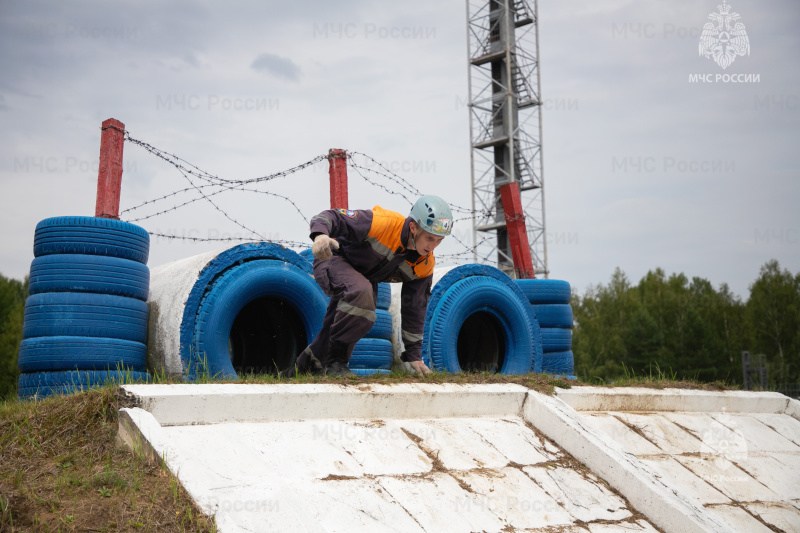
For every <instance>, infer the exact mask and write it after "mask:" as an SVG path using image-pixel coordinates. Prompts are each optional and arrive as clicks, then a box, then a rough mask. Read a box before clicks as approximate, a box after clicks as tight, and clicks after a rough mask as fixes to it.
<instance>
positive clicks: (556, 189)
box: [0, 0, 800, 299]
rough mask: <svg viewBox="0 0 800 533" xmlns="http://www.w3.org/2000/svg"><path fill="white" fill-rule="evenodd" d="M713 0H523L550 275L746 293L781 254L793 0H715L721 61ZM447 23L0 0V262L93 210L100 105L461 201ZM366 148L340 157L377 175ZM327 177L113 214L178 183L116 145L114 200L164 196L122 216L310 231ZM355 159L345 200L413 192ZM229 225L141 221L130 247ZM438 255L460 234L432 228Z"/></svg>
mask: <svg viewBox="0 0 800 533" xmlns="http://www.w3.org/2000/svg"><path fill="white" fill-rule="evenodd" d="M720 3H721V0H569V1H566V2H565V1H558V2H557V1H554V0H542V1H541V2H540V3H539V32H540V36H539V37H540V69H541V89H542V101H543V106H542V117H543V135H542V147H543V152H542V153H543V164H544V182H545V188H544V190H545V199H546V206H545V208H546V232H547V233H546V234H547V239H548V266H549V269H550V277H551V278H554V279H564V280H567V281H569V282H570V283H571V284H572V286H573V288H574V289H575V290H577V291H578V292H583V291H585V290H586V289H587V288H589V287H591V286H594V285H596V284H598V283H607V282H608V280H609V279H610V277H611V275H612V273H613V272H614V269H615V268H617V267H618V268H620V269H622V270H623V271H624V272H625V273H626V274H627V276H628V278H629V279H630V280H631V281H632V282H634V283H636V282H638V280H639V279H640V278H641V277H642V276H644V275H645V274H646V273H647V272H648V271H649V270H653V269H655V268H662V269H664V271H665V272H667V273H668V274H670V273H677V272H682V273H684V274H685V275H686V276H688V277H689V278H690V279H691V278H692V277H694V276H698V277H701V278H705V279H708V280H710V281H711V282H712V283H713V284H714V286H715V287H719V286H720V285H721V284H722V283H727V284H728V285H729V286H730V289H731V290H732V291H733V292H734V293H735V294H737V295H739V296H740V297H742V299H746V298H747V296H748V294H749V291H748V287H749V285H750V284H751V283H752V282H753V281H754V280H755V279H756V277H757V276H758V273H759V269H760V267H761V266H762V265H763V264H764V263H766V262H767V261H768V260H770V259H777V260H778V261H779V262H780V264H781V267H782V268H787V269H789V270H790V271H792V272H793V273H798V272H800V214H798V212H799V210H798V203H800V202H799V201H800V180H798V177H799V176H798V166H799V165H798V160H797V152H798V148H797V147H798V146H800V68H799V67H800V54H798V52H800V32H798V31H797V28H798V27H800V2H797V0H758V1H756V0H732V1H731V2H730V6H731V11H732V12H736V13H738V14H739V15H740V19H739V22H741V23H743V24H744V26H745V29H746V33H747V35H748V38H749V41H750V46H751V50H750V54H749V55H746V56H737V57H736V58H735V59H734V61H733V63H732V64H730V65H729V66H727V68H725V69H723V68H722V67H721V66H720V65H719V64H717V63H716V62H715V61H714V60H713V59H710V58H705V57H702V56H700V54H699V52H698V45H699V42H700V37H701V33H702V28H703V25H704V24H705V23H706V22H708V21H709V19H708V16H709V14H710V13H712V12H718V11H719V10H718V8H717V5H718V4H720ZM466 26H467V9H466V4H465V2H464V1H462V0H437V1H435V2H431V1H422V0H406V1H404V2H397V1H389V0H371V1H360V0H351V1H348V2H336V1H330V0H325V1H319V0H308V1H306V2H276V1H272V0H259V1H238V2H237V1H232V2H226V3H224V4H223V3H221V2H208V1H186V0H176V1H171V2H155V1H151V0H137V1H132V0H120V1H116V2H99V1H76V0H64V1H59V2H42V1H39V0H25V1H22V0H0V50H2V52H1V53H0V223H2V226H3V227H5V228H6V230H5V231H4V232H3V237H2V246H0V274H2V275H4V276H6V277H11V278H16V279H22V278H23V277H24V276H25V275H27V273H28V271H29V269H30V263H31V261H32V260H33V250H32V249H33V236H34V230H35V227H36V224H37V223H38V222H39V221H40V220H42V219H45V218H48V217H53V216H63V215H87V216H91V215H93V214H94V207H95V200H96V184H97V166H98V158H99V146H100V125H101V123H102V122H103V121H104V120H106V119H108V118H115V119H118V120H120V121H121V122H123V123H124V124H125V128H126V130H127V131H128V133H129V135H130V136H131V137H132V138H134V139H138V140H140V141H143V142H146V143H148V144H150V145H152V146H155V147H157V148H159V149H161V150H164V151H165V152H167V153H170V154H175V155H177V156H178V157H180V158H182V159H183V160H185V161H186V162H188V163H191V164H193V165H195V166H197V167H198V168H200V169H203V170H204V171H206V172H208V173H210V174H212V175H215V176H219V177H222V178H225V179H234V180H246V179H252V178H256V177H260V176H267V175H271V174H274V173H276V172H280V171H283V170H286V169H289V168H292V167H295V166H296V165H299V164H301V163H305V162H307V161H310V160H312V159H314V158H315V157H317V156H320V155H324V154H327V152H328V150H329V149H331V148H342V149H346V150H348V151H349V152H351V153H353V152H356V153H358V154H366V156H369V158H372V159H373V160H375V161H377V162H380V163H382V164H383V165H384V166H385V167H386V168H389V169H390V170H393V171H395V172H396V173H397V174H398V175H399V176H400V177H402V178H403V179H404V180H406V181H407V182H408V183H409V184H410V186H411V187H412V188H414V189H416V190H420V191H422V192H424V193H426V194H436V195H439V196H442V197H443V198H445V199H446V200H447V201H448V202H450V203H451V204H453V205H456V206H461V207H467V208H468V207H470V206H471V201H472V196H471V176H470V132H469V110H468V107H467V105H466V103H467V100H468V86H467V83H468V78H467V75H468V63H467V31H466ZM698 75H699V76H698ZM693 80H694V81H693ZM699 80H702V81H699ZM366 156H362V155H356V156H354V157H355V159H354V162H358V163H360V164H361V165H362V166H366V167H367V168H371V169H375V170H379V169H380V167H378V166H377V165H376V164H375V163H373V162H372V161H371V160H370V159H367V157H366ZM327 172H328V171H327V162H325V161H322V162H320V163H317V164H315V165H312V166H311V167H309V168H306V169H304V170H302V171H298V172H296V173H293V174H291V175H289V176H286V177H282V178H276V179H274V180H271V181H269V182H268V184H267V185H265V186H263V187H262V190H264V191H268V192H270V193H272V195H267V194H257V193H248V192H229V193H225V194H220V195H217V196H215V197H214V198H213V201H214V205H212V204H211V203H210V202H209V201H207V200H201V201H196V202H193V203H191V204H188V205H186V206H183V207H180V208H178V209H172V208H173V207H176V206H178V205H179V204H181V203H183V202H185V201H187V200H190V199H191V198H192V196H191V195H189V194H186V193H183V194H181V195H175V196H171V197H168V198H166V199H164V200H160V201H159V202H157V203H151V204H148V205H146V206H144V207H141V208H138V209H134V210H132V211H125V210H126V209H130V208H133V207H135V206H139V205H141V204H142V203H143V202H147V201H151V200H155V199H157V198H159V197H162V196H164V195H167V194H169V193H171V192H174V191H178V190H181V189H185V188H187V187H191V185H190V184H189V182H188V181H187V179H186V178H185V177H184V176H183V175H181V174H180V173H179V172H178V171H177V170H176V169H175V168H174V167H172V166H171V165H169V164H167V163H165V162H164V161H162V160H160V159H159V158H157V157H155V156H154V155H152V154H151V153H149V152H147V151H145V150H144V149H142V148H141V147H140V146H138V145H135V144H133V143H130V142H128V143H125V147H124V163H123V178H122V180H123V181H122V195H121V202H120V208H121V210H122V211H123V213H122V214H121V217H122V219H124V220H129V221H133V220H135V219H138V218H139V217H143V216H147V215H152V214H154V213H157V212H159V211H162V210H169V211H168V212H167V213H164V214H161V215H156V216H150V217H149V218H145V219H142V220H137V221H136V222H135V223H137V224H139V225H141V226H142V227H144V228H145V229H147V230H148V231H150V232H151V233H158V234H168V235H182V236H191V237H199V238H215V239H218V238H226V237H231V236H244V235H246V234H247V231H246V230H244V229H243V228H242V227H241V226H244V227H246V228H249V229H252V230H254V231H256V232H257V233H258V234H259V235H261V236H263V237H264V238H266V239H272V240H279V241H288V242H301V241H302V242H305V241H306V240H307V233H308V229H307V228H308V226H307V223H306V220H307V219H310V218H311V217H312V216H313V215H314V214H316V213H318V212H319V211H322V210H324V209H327V208H328V207H329V192H328V173H327ZM365 174H366V175H367V177H370V181H372V182H373V183H370V182H368V181H366V180H364V179H363V178H362V177H361V175H359V174H358V173H356V172H354V171H353V169H351V170H350V172H349V193H350V202H349V206H350V207H351V208H371V207H372V206H373V205H381V206H383V207H385V208H389V209H394V210H396V211H401V212H404V211H407V210H408V209H410V202H411V201H413V200H414V199H415V197H413V196H409V195H408V193H406V194H405V195H400V194H391V193H390V192H395V193H396V192H399V191H400V188H399V186H397V185H396V183H395V182H392V181H389V180H388V179H387V178H386V177H385V176H382V175H380V174H374V173H365ZM384 187H385V188H384ZM387 188H388V189H389V192H387V190H386V189H387ZM275 195H280V196H283V197H285V198H288V199H289V200H291V202H289V201H287V200H286V199H284V198H281V197H279V196H275ZM215 206H216V207H215ZM217 208H219V209H217ZM223 213H224V214H223ZM231 219H233V220H235V221H237V222H239V223H240V224H241V226H238V225H236V224H235V223H234V222H232V220H231ZM460 224H461V227H459V226H458V225H457V226H456V228H455V230H454V231H455V233H456V234H457V235H459V236H460V237H461V238H462V240H466V241H467V242H468V243H469V241H468V239H469V238H470V236H471V223H470V222H468V221H466V222H461V223H460ZM232 244H233V243H226V242H220V241H210V242H191V241H181V240H174V239H167V238H163V237H153V238H152V240H151V250H150V261H149V266H150V267H151V268H152V267H154V266H157V265H160V264H163V263H166V262H169V261H174V260H177V259H181V258H185V257H188V256H191V255H195V254H198V253H202V252H206V251H209V250H214V249H218V248H220V247H222V246H229V245H232ZM440 251H441V252H443V253H460V252H463V251H464V250H463V248H462V247H461V245H459V244H458V243H457V242H456V241H455V240H454V239H450V240H449V241H447V240H446V242H445V243H444V244H443V245H442V247H441V248H440Z"/></svg>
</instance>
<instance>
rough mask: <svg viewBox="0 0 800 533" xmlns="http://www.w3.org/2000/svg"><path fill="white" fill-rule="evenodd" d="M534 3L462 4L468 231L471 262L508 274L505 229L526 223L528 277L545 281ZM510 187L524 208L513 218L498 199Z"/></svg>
mask: <svg viewBox="0 0 800 533" xmlns="http://www.w3.org/2000/svg"><path fill="white" fill-rule="evenodd" d="M537 1H538V0H467V50H468V54H469V114H470V146H471V150H470V152H471V153H470V167H471V172H472V209H473V210H474V211H475V215H474V218H473V226H472V231H473V242H474V245H475V252H474V259H475V261H476V262H477V261H479V260H483V261H488V262H497V263H499V265H500V268H502V269H504V270H511V269H513V268H514V261H513V256H514V254H513V253H512V251H514V250H512V245H513V244H514V239H513V234H512V235H509V229H510V223H511V221H513V220H514V219H515V217H516V218H519V217H520V216H524V222H525V233H527V241H528V244H529V246H530V257H531V259H532V263H533V270H534V272H535V274H536V275H542V274H543V275H544V276H545V277H546V276H547V274H548V267H547V239H546V234H545V211H544V173H543V167H542V144H541V139H542V113H541V110H542V101H541V77H540V72H539V30H538V4H537ZM509 184H517V186H518V188H519V197H520V200H521V206H522V213H514V214H513V216H511V217H510V216H508V215H507V213H505V212H504V210H503V202H502V198H501V189H502V188H503V187H504V186H508V185H509ZM508 210H509V208H508V206H506V211H508ZM492 234H494V235H492ZM493 236H494V237H495V238H494V239H492V237H493ZM510 236H511V237H512V238H511V239H510V238H509V237H510ZM510 241H511V242H510ZM493 255H494V257H495V258H496V259H493V257H492V256H493ZM526 255H527V254H526Z"/></svg>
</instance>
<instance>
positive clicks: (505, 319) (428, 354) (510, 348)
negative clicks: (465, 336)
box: [422, 265, 542, 374]
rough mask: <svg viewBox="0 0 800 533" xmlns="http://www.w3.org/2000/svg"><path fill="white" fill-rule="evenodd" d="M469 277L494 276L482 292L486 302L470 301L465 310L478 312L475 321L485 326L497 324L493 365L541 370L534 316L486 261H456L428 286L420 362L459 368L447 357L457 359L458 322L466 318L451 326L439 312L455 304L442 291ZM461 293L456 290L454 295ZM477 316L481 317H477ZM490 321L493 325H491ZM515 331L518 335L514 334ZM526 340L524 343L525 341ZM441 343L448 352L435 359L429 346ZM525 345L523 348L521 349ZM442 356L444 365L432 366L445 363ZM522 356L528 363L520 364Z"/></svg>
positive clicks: (520, 370)
mask: <svg viewBox="0 0 800 533" xmlns="http://www.w3.org/2000/svg"><path fill="white" fill-rule="evenodd" d="M473 278H475V279H476V280H494V281H495V282H496V283H495V284H494V285H493V290H492V291H489V292H493V294H494V296H487V298H488V304H487V305H482V304H481V305H479V304H477V303H475V302H473V303H472V304H470V305H475V307H474V308H473V309H472V310H471V314H474V315H480V317H481V318H480V319H478V320H477V322H478V323H477V324H476V325H477V326H479V327H480V326H486V325H487V324H488V325H489V329H494V330H497V329H499V330H501V332H502V334H501V335H500V336H499V337H501V338H502V342H503V344H504V353H503V365H502V367H501V368H500V369H498V371H499V372H501V373H506V374H512V373H513V374H519V373H526V372H530V371H533V372H541V368H542V339H541V333H540V331H539V323H538V322H537V321H536V317H535V316H534V313H533V308H532V307H531V305H530V303H529V302H528V300H527V298H526V297H525V296H524V295H523V294H522V291H520V289H519V287H517V285H516V284H515V283H514V281H513V280H512V279H511V278H509V277H508V276H507V275H506V274H504V273H503V272H501V271H500V270H499V269H497V268H494V267H491V266H488V265H462V266H459V267H456V268H454V269H452V270H450V271H449V272H448V273H447V274H445V275H444V276H443V277H442V278H441V279H440V280H439V282H438V283H437V284H436V286H435V287H434V288H433V291H432V293H431V297H430V299H429V301H428V309H427V312H426V315H425V326H424V334H423V341H422V359H423V361H424V362H425V364H427V365H428V366H429V367H431V368H435V369H436V370H440V371H458V370H459V369H460V364H453V363H454V359H455V363H457V362H458V357H457V352H458V335H459V333H460V331H459V329H461V326H463V325H464V323H465V322H466V319H465V320H463V322H462V323H461V324H459V325H458V327H455V324H454V323H453V322H451V321H450V320H449V319H448V320H445V315H448V314H451V313H453V312H454V311H455V310H456V307H458V306H460V305H461V304H460V303H458V302H454V301H452V297H448V298H446V297H445V296H446V295H448V294H449V291H450V290H451V288H453V287H454V286H455V285H456V284H457V283H459V282H461V281H466V280H468V279H473ZM473 283H478V284H481V282H480V281H476V282H473ZM498 284H499V285H502V286H504V287H505V289H501V288H499V286H498ZM465 297H466V296H464V295H462V296H460V297H459V299H461V298H465ZM488 309H491V311H488ZM465 310H467V311H470V310H469V309H467V308H466V307H465V308H462V309H461V310H460V311H461V312H464V311H465ZM506 315H508V316H506ZM483 318H485V319H486V320H483ZM467 319H469V320H470V321H471V322H472V321H474V320H475V319H476V317H473V316H468V317H467ZM512 324H513V325H512ZM468 325H469V324H468ZM492 325H494V326H496V327H494V328H492V327H491V326H492ZM466 329H469V328H466ZM476 333H477V334H478V335H479V333H480V331H479V329H476ZM526 335H528V340H527V341H526V340H525V339H524V337H525V336H526ZM454 337H455V338H454ZM520 337H523V338H521V339H520ZM443 338H445V339H444V340H446V342H445V343H444V344H442V343H443ZM508 339H510V340H508ZM476 340H477V341H478V342H480V337H479V336H478V338H477V339H476ZM436 343H438V346H437V347H436V348H435V349H434V346H435V344H436ZM526 345H527V348H526V347H525V346H526ZM445 347H446V348H445ZM442 349H446V350H448V351H449V355H447V356H440V355H437V358H438V359H440V362H439V363H436V362H434V359H433V357H432V354H433V352H434V351H439V352H441V350H442ZM526 349H528V350H529V351H528V352H527V354H526V353H525V350H526ZM445 361H447V363H446V364H447V365H450V367H447V366H443V367H442V368H437V364H441V365H445ZM526 362H527V364H528V367H527V368H523V367H524V366H525V363H526Z"/></svg>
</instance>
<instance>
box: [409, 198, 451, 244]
mask: <svg viewBox="0 0 800 533" xmlns="http://www.w3.org/2000/svg"><path fill="white" fill-rule="evenodd" d="M411 218H413V219H414V222H416V223H417V225H419V227H420V228H422V229H423V230H425V231H427V232H428V233H433V234H434V235H439V236H440V237H447V236H448V235H450V232H451V231H452V230H453V213H452V212H451V211H450V206H448V205H447V202H445V201H444V200H442V199H441V198H439V197H438V196H433V195H430V194H426V195H425V196H422V197H421V198H420V199H419V200H417V203H415V204H414V207H412V208H411Z"/></svg>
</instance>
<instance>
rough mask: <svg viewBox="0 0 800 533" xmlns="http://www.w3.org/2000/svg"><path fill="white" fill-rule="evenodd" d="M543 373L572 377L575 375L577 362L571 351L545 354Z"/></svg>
mask: <svg viewBox="0 0 800 533" xmlns="http://www.w3.org/2000/svg"><path fill="white" fill-rule="evenodd" d="M542 372H546V373H548V374H555V375H557V376H561V375H566V376H571V375H572V374H574V373H575V360H574V357H573V355H572V352H571V351H565V352H551V353H546V354H544V359H543V360H542Z"/></svg>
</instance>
